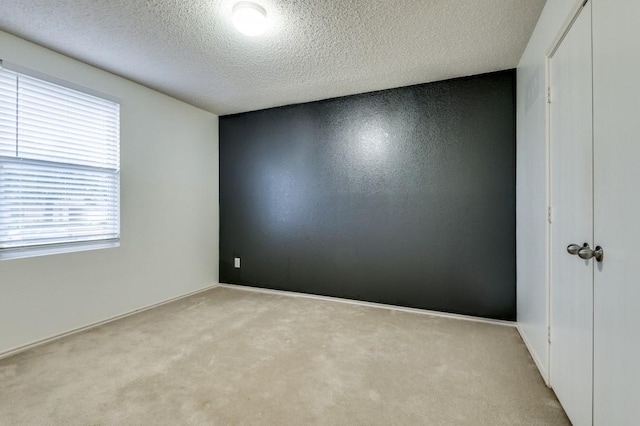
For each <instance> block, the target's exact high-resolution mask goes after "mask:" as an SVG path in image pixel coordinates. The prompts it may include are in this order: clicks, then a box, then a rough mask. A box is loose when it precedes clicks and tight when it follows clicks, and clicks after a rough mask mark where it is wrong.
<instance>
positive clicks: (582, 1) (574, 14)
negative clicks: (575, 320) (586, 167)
mask: <svg viewBox="0 0 640 426" xmlns="http://www.w3.org/2000/svg"><path fill="white" fill-rule="evenodd" d="M589 1H593V0H574V5H573V6H572V8H571V11H570V12H569V15H568V16H567V18H566V19H565V20H564V22H563V24H562V26H561V27H560V30H559V31H558V33H557V34H556V36H555V37H554V38H553V41H552V42H551V45H550V46H549V48H548V49H547V51H546V53H545V60H544V64H545V89H544V90H545V94H544V98H545V153H546V158H545V166H546V171H545V176H546V178H547V182H546V184H547V185H546V203H547V222H546V249H547V253H546V257H547V261H546V266H547V267H546V271H545V275H546V283H545V284H546V298H547V300H546V305H547V306H546V308H547V309H546V327H547V350H546V354H545V355H546V357H547V369H546V372H545V374H544V375H543V379H544V382H545V384H546V385H547V387H549V388H551V333H552V330H551V286H552V284H553V283H552V280H551V255H552V253H551V232H552V230H551V224H552V222H553V211H552V209H551V188H552V176H551V105H550V104H551V102H550V98H551V60H552V58H553V55H554V54H555V53H556V51H557V50H558V48H559V47H560V45H561V44H562V41H563V40H564V38H565V37H566V36H567V34H568V33H569V30H570V29H571V26H572V25H573V24H574V22H575V21H576V20H577V19H578V15H579V14H580V12H581V11H582V8H583V7H584V6H585V5H586V4H587V3H588V2H589Z"/></svg>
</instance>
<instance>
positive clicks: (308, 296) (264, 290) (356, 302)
mask: <svg viewBox="0 0 640 426" xmlns="http://www.w3.org/2000/svg"><path fill="white" fill-rule="evenodd" d="M219 286H220V287H226V288H232V289H234V290H242V291H252V292H257V293H269V294H278V295H282V296H292V297H303V298H306V299H316V300H325V301H330V302H339V303H348V304H350V305H359V306H368V307H371V308H381V309H392V310H395V311H401V312H410V313H413V314H423V315H431V316H437V317H443V318H453V319H459V320H465V321H474V322H482V323H487V324H494V325H503V326H507V327H515V326H516V323H515V322H513V321H503V320H496V319H490V318H481V317H474V316H471V315H460V314H450V313H446V312H439V311H429V310H426V309H417V308H406V307H404V306H396V305H386V304H384V303H375V302H363V301H360V300H353V299H342V298H340V297H332V296H319V295H316V294H307V293H297V292H294V291H286V290H272V289H268V288H259V287H249V286H243V285H236V284H223V283H220V285H219Z"/></svg>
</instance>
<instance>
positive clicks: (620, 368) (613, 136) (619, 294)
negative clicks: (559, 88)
mask: <svg viewBox="0 0 640 426" xmlns="http://www.w3.org/2000/svg"><path fill="white" fill-rule="evenodd" d="M593 13H594V15H593V43H594V46H593V47H594V56H593V61H594V62H593V77H594V89H593V92H594V107H595V109H594V119H595V121H594V149H595V151H594V152H595V163H594V164H595V166H594V173H595V176H594V181H595V188H594V191H595V235H594V237H595V243H596V244H598V245H600V246H602V248H603V250H604V258H603V262H602V263H596V268H595V280H594V286H595V297H594V302H595V305H594V315H595V317H594V424H596V425H640V273H639V272H640V268H639V267H638V265H639V264H640V1H639V0H594V4H593Z"/></svg>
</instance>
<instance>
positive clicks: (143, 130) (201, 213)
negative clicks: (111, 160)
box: [0, 32, 218, 353]
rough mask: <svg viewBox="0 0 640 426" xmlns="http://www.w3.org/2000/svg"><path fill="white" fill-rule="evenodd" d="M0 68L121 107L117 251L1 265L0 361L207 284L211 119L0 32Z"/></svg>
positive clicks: (213, 176)
mask: <svg viewBox="0 0 640 426" xmlns="http://www.w3.org/2000/svg"><path fill="white" fill-rule="evenodd" d="M0 59H4V60H6V61H8V62H12V63H14V64H17V65H21V66H24V67H27V68H30V69H33V70H37V71H40V72H43V73H46V74H49V75H52V76H54V77H57V78H60V79H63V80H67V81H70V82H73V83H76V84H79V85H81V86H85V87H88V88H92V89H95V90H98V91H100V92H102V93H106V94H109V95H112V96H115V97H117V98H119V99H120V100H121V153H122V154H121V156H122V169H121V224H122V225H121V226H122V228H121V234H122V236H121V246H120V247H119V248H112V249H103V250H94V251H87V252H80V253H70V254H60V255H54V256H43V257H36V258H29V259H18V260H4V261H0V353H2V352H7V351H9V350H11V349H14V348H17V347H20V346H23V345H26V344H29V343H31V342H35V341H38V340H41V339H44V338H47V337H50V336H54V335H57V334H60V333H63V332H66V331H69V330H72V329H75V328H78V327H82V326H85V325H89V324H92V323H95V322H98V321H101V320H105V319H108V318H111V317H114V316H117V315H120V314H123V313H127V312H130V311H133V310H136V309H139V308H142V307H145V306H148V305H152V304H155V303H158V302H162V301H165V300H167V299H170V298H173V297H177V296H180V295H184V294H186V293H189V292H192V291H195V290H198V289H201V288H204V287H206V286H210V285H212V284H215V283H216V282H217V280H218V117H217V116H216V115H214V114H211V113H208V112H205V111H203V110H200V109H198V108H195V107H193V106H190V105H187V104H185V103H183V102H180V101H177V100H175V99H173V98H170V97H168V96H165V95H163V94H160V93H158V92H155V91H153V90H150V89H148V88H145V87H143V86H141V85H138V84H135V83H132V82H130V81H128V80H125V79H123V78H120V77H117V76H114V75H113V74H109V73H107V72H104V71H101V70H99V69H97V68H93V67H91V66H89V65H86V64H83V63H81V62H78V61H75V60H73V59H70V58H68V57H65V56H62V55H60V54H57V53H55V52H52V51H50V50H47V49H45V48H42V47H40V46H37V45H34V44H31V43H28V42H26V41H24V40H21V39H19V38H16V37H13V36H11V35H9V34H6V33H3V32H0ZM176 78H183V76H176Z"/></svg>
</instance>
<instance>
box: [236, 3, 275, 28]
mask: <svg viewBox="0 0 640 426" xmlns="http://www.w3.org/2000/svg"><path fill="white" fill-rule="evenodd" d="M232 13H233V25H234V26H235V27H236V28H237V29H238V31H240V32H241V33H242V34H245V35H248V36H256V35H259V34H262V33H263V32H264V30H265V29H266V28H267V11H266V10H265V9H264V7H262V6H260V5H259V4H257V3H254V2H251V1H241V2H239V3H236V4H235V5H234V6H233V12H232Z"/></svg>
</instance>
